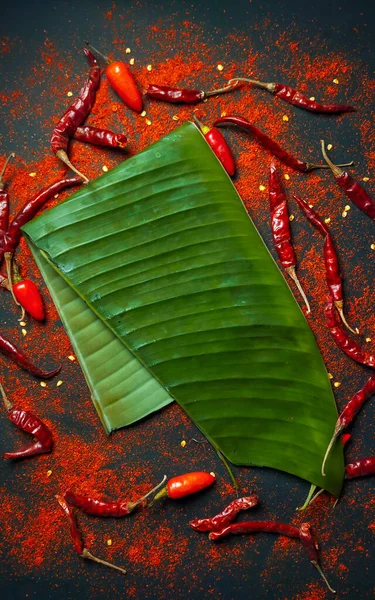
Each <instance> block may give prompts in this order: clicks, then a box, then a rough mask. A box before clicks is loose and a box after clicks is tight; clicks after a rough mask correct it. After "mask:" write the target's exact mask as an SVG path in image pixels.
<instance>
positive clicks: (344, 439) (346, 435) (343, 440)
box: [341, 433, 352, 448]
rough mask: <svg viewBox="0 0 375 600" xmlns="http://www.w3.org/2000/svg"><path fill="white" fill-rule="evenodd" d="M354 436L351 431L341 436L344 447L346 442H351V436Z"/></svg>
mask: <svg viewBox="0 0 375 600" xmlns="http://www.w3.org/2000/svg"><path fill="white" fill-rule="evenodd" d="M351 437H352V436H351V435H350V433H343V434H342V436H341V441H342V445H343V448H345V446H346V444H347V443H348V442H349V440H350V438H351Z"/></svg>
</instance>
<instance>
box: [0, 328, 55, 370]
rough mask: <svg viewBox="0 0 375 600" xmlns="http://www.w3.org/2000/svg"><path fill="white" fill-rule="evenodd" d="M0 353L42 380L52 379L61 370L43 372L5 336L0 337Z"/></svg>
mask: <svg viewBox="0 0 375 600" xmlns="http://www.w3.org/2000/svg"><path fill="white" fill-rule="evenodd" d="M0 353H2V354H4V355H5V356H8V358H10V359H11V360H13V361H14V362H15V363H16V364H17V365H19V366H20V367H22V369H24V370H25V371H28V373H31V375H35V377H40V378H41V379H51V377H54V376H55V375H57V373H59V371H60V370H61V366H60V367H57V368H56V369H53V371H43V370H42V369H39V367H36V366H35V365H34V364H33V363H32V362H31V361H30V360H29V359H28V358H27V357H26V356H25V355H24V354H23V353H22V352H21V351H20V350H19V349H18V348H17V346H15V345H14V344H12V342H11V341H10V340H8V339H7V338H6V337H4V336H3V335H0Z"/></svg>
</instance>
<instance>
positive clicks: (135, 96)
mask: <svg viewBox="0 0 375 600" xmlns="http://www.w3.org/2000/svg"><path fill="white" fill-rule="evenodd" d="M85 44H86V46H89V47H90V48H91V49H92V50H93V51H94V52H95V53H96V54H98V55H99V56H101V57H102V58H103V59H104V60H105V62H106V63H107V65H108V66H107V68H106V70H105V72H106V75H107V79H108V83H109V85H110V86H111V87H112V88H113V89H114V90H115V92H116V93H117V94H118V95H119V96H120V98H121V100H122V101H123V102H124V103H125V104H126V105H127V106H128V107H129V108H131V109H132V110H135V111H136V112H141V110H142V108H143V101H142V95H141V93H140V91H139V89H138V87H137V83H136V81H135V78H134V75H133V73H132V72H131V70H130V69H129V67H128V65H126V64H125V63H124V62H122V61H119V60H118V61H115V62H111V61H110V60H109V58H108V56H105V55H104V54H102V53H101V52H99V50H97V49H96V48H94V46H91V44H89V43H88V42H87V41H85Z"/></svg>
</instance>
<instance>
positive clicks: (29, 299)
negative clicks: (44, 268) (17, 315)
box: [13, 277, 46, 321]
mask: <svg viewBox="0 0 375 600" xmlns="http://www.w3.org/2000/svg"><path fill="white" fill-rule="evenodd" d="M13 293H14V295H15V297H16V300H17V302H18V303H19V304H20V305H21V306H22V308H24V309H25V311H26V312H27V313H28V314H29V315H30V316H31V317H33V319H36V320H37V321H44V319H45V316H46V314H45V310H44V305H43V300H42V296H41V295H40V292H39V290H38V288H37V287H36V285H35V283H34V282H33V281H31V279H22V277H19V278H18V277H14V278H13Z"/></svg>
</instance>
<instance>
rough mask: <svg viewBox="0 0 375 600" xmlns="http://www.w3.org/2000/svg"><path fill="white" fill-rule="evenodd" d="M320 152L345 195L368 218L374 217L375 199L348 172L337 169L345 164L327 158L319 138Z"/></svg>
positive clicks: (322, 142) (322, 141)
mask: <svg viewBox="0 0 375 600" xmlns="http://www.w3.org/2000/svg"><path fill="white" fill-rule="evenodd" d="M321 144H322V154H323V157H324V160H325V161H326V163H327V165H328V166H329V168H330V169H331V171H332V173H333V175H334V176H335V179H336V181H337V183H338V184H339V186H340V187H341V188H342V189H343V190H344V192H345V194H346V196H348V198H349V199H350V200H351V201H352V202H353V204H355V205H356V206H357V207H358V208H359V210H361V211H362V212H364V213H365V215H367V216H368V217H370V219H375V200H374V199H373V198H371V196H370V195H369V194H368V193H367V192H366V190H365V189H363V187H362V186H361V185H360V184H359V183H358V181H356V180H355V179H353V177H352V176H351V175H349V173H348V172H346V171H343V170H342V169H339V167H343V166H346V165H334V164H333V162H332V161H331V160H330V159H329V158H328V156H327V153H326V149H325V145H324V140H321Z"/></svg>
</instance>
